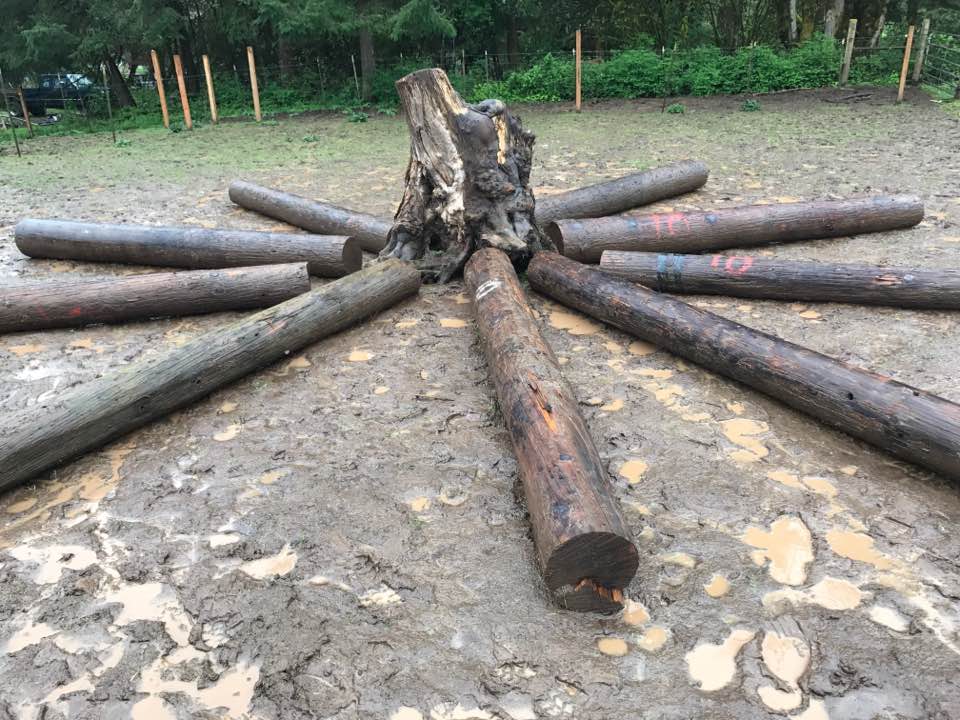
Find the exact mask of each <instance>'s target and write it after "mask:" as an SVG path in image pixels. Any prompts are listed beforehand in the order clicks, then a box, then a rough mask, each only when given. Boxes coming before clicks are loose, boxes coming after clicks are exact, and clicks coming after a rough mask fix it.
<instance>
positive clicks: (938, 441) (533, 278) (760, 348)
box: [527, 253, 960, 480]
mask: <svg viewBox="0 0 960 720" xmlns="http://www.w3.org/2000/svg"><path fill="white" fill-rule="evenodd" d="M527 277H528V278H529V280H530V284H531V286H532V287H533V288H535V289H536V290H537V291H538V292H540V293H543V294H545V295H547V296H549V297H552V298H553V299H555V300H558V301H559V302H561V303H563V304H564V305H568V306H569V307H572V308H575V309H577V310H580V311H581V312H585V313H587V314H588V315H590V316H592V317H594V318H597V319H598V320H602V321H603V322H606V323H609V324H611V325H614V326H616V327H618V328H620V329H621V330H625V331H626V332H628V333H630V334H632V335H635V336H637V337H638V338H641V339H642V340H646V341H647V342H651V343H654V344H656V345H659V346H660V347H662V348H665V349H667V350H669V351H670V352H672V353H674V354H675V355H679V356H680V357H683V358H686V359H688V360H691V361H693V362H695V363H697V364H699V365H702V366H703V367H706V368H709V369H710V370H713V371H714V372H717V373H720V374H721V375H726V376H727V377H729V378H733V379H734V380H738V381H739V382H742V383H744V384H745V385H749V386H750V387H752V388H754V389H755V390H759V391H760V392H762V393H765V394H767V395H769V396H770V397H773V398H776V399H778V400H781V401H782V402H784V403H786V404H787V405H790V406H791V407H793V408H796V409H797V410H800V411H802V412H805V413H807V414H808V415H811V416H812V417H815V418H818V419H819V420H822V421H824V422H825V423H827V424H828V425H831V426H833V427H834V428H836V429H838V430H841V431H842V432H845V433H848V434H850V435H852V436H854V437H856V438H859V439H861V440H864V441H866V442H868V443H870V444H872V445H875V446H876V447H878V448H880V449H881V450H886V451H887V452H889V453H891V454H893V455H896V456H897V457H900V458H903V459H904V460H909V461H910V462H913V463H916V464H917V465H920V466H922V467H925V468H928V469H930V470H933V471H935V472H938V473H940V474H941V475H943V476H945V477H948V478H951V479H953V480H960V405H957V404H955V403H952V402H950V401H948V400H945V399H943V398H941V397H938V396H936V395H932V394H930V393H928V392H924V391H923V390H918V389H916V388H913V387H910V386H909V385H904V384H903V383H899V382H896V381H894V380H892V379H890V378H888V377H885V376H883V375H878V374H875V373H872V372H868V371H866V370H862V369H860V368H858V367H855V366H853V365H848V364H846V363H842V362H839V361H837V360H834V359H832V358H829V357H827V356H826V355H821V354H820V353H817V352H814V351H813V350H808V349H807V348H804V347H800V346H799V345H794V344H793V343H789V342H786V341H785V340H781V339H780V338H777V337H774V336H772V335H768V334H766V333H762V332H760V331H758V330H752V329H751V328H748V327H745V326H743V325H740V324H738V323H735V322H733V321H731V320H727V319H725V318H722V317H720V316H719V315H714V314H713V313H709V312H706V311H705V310H699V309H697V308H695V307H692V306H690V305H688V304H686V303H685V302H682V301H680V300H677V299H676V298H672V297H669V296H667V295H661V294H659V293H656V292H653V291H652V290H648V289H647V288H644V287H641V286H639V285H634V284H632V283H629V282H626V281H624V280H620V279H618V278H614V277H611V276H610V275H607V274H606V273H603V272H601V271H600V270H597V269H595V268H592V267H589V266H587V265H581V264H580V263H578V262H575V261H573V260H570V259H568V258H564V257H561V256H559V255H556V254H551V253H541V254H539V255H537V256H536V257H535V258H534V259H533V262H531V263H530V267H529V270H528V273H527Z"/></svg>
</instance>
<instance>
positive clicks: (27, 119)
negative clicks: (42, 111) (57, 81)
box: [17, 87, 33, 137]
mask: <svg viewBox="0 0 960 720" xmlns="http://www.w3.org/2000/svg"><path fill="white" fill-rule="evenodd" d="M17 97H18V98H20V110H21V112H23V121H24V122H25V123H26V124H27V133H29V135H30V137H33V123H31V122H30V111H29V110H28V109H27V101H26V100H24V98H23V88H22V87H18V88H17Z"/></svg>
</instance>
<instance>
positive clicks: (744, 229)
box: [544, 195, 923, 262]
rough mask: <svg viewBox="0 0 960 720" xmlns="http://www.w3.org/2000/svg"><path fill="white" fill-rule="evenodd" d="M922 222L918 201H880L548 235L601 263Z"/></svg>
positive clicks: (621, 220)
mask: <svg viewBox="0 0 960 720" xmlns="http://www.w3.org/2000/svg"><path fill="white" fill-rule="evenodd" d="M922 219H923V203H922V202H920V200H919V199H918V198H916V197H913V196H910V195H892V196H888V195H878V196H874V197H866V198H851V199H848V200H821V201H815V202H797V203H781V204H777V205H747V206H744V207H737V208H726V209H720V210H710V211H707V212H677V213H660V214H655V215H634V216H629V215H626V216H621V217H604V218H595V219H592V220H559V221H557V222H554V223H551V224H549V225H547V227H546V228H544V229H545V231H546V233H547V234H548V235H549V236H550V237H551V239H552V240H553V242H554V245H556V246H557V248H558V249H560V251H561V252H562V253H563V254H564V255H566V256H567V257H568V258H571V259H573V260H579V261H580V262H599V261H600V255H601V254H602V253H603V251H604V250H634V251H640V252H674V253H699V252H704V251H706V250H723V249H726V248H739V247H747V246H750V245H762V244H765V243H774V242H793V241H795V240H815V239H817V238H832V237H842V236H845V235H858V234H861V233H872V232H881V231H883V230H897V229H900V228H908V227H912V226H914V225H916V224H917V223H918V222H920V221H921V220H922Z"/></svg>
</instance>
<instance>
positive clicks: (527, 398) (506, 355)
mask: <svg viewBox="0 0 960 720" xmlns="http://www.w3.org/2000/svg"><path fill="white" fill-rule="evenodd" d="M464 275H465V280H466V284H467V288H468V290H469V292H470V295H471V296H472V297H473V302H474V309H475V312H476V316H477V324H478V326H479V330H480V336H481V338H482V340H483V346H484V350H485V352H486V357H487V363H488V366H489V372H490V376H491V378H492V379H493V384H494V387H495V389H496V392H497V398H498V400H499V402H500V408H501V412H502V413H503V417H504V420H505V422H506V424H507V429H508V430H509V431H510V437H511V439H512V440H513V448H514V453H515V454H516V456H517V463H518V465H519V468H520V477H521V480H522V482H523V489H524V495H525V496H526V501H527V509H528V510H529V513H530V524H531V525H532V526H533V537H534V541H535V543H536V547H537V553H538V555H539V557H540V564H541V567H542V570H543V576H544V581H545V582H546V585H547V588H548V589H549V590H550V591H551V593H553V595H554V597H555V598H556V600H557V602H558V603H559V604H560V605H562V606H563V607H566V608H568V609H571V610H585V611H591V610H592V611H604V612H610V611H612V610H614V609H616V608H618V607H619V606H620V604H621V602H622V598H623V592H622V591H623V588H624V587H626V586H627V585H628V584H629V582H630V580H631V578H633V576H634V574H635V573H636V570H637V563H638V557H637V549H636V547H635V546H634V545H633V542H632V539H631V534H630V531H629V529H628V528H627V525H626V523H625V522H624V520H623V517H622V516H621V514H620V510H619V509H618V507H617V502H616V500H615V499H614V498H613V496H612V493H611V491H610V486H609V482H608V480H607V478H606V474H605V472H604V469H603V465H602V463H601V461H600V456H599V455H598V453H597V449H596V447H595V446H594V444H593V439H592V438H591V437H590V433H589V431H588V430H587V426H586V424H585V423H584V421H583V418H582V417H581V416H580V411H579V409H578V408H577V400H576V396H575V395H574V394H573V391H572V390H571V389H570V386H569V385H568V384H567V382H566V380H565V379H564V377H563V373H562V372H561V370H560V366H559V364H558V363H557V359H556V357H555V356H554V354H553V351H552V350H551V349H550V347H549V346H548V345H547V344H546V342H545V341H544V339H543V337H542V336H541V335H540V330H539V328H538V326H537V322H536V320H535V319H534V317H533V313H532V311H531V310H530V307H529V305H528V304H527V300H526V298H525V297H524V295H523V291H522V290H521V289H520V284H519V283H518V281H517V276H516V273H515V271H514V269H513V266H512V265H511V261H510V259H509V258H508V257H507V255H505V254H504V253H503V252H501V251H499V250H495V249H493V248H486V249H483V250H479V251H478V252H476V253H474V255H473V257H472V258H471V259H470V261H469V262H468V263H467V267H466V270H465V273H464Z"/></svg>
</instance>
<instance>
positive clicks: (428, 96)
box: [380, 68, 553, 282]
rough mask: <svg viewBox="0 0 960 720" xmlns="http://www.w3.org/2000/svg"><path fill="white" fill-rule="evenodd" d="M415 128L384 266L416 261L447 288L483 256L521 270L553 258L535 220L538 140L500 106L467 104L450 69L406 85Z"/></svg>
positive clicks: (406, 80) (403, 97) (402, 84)
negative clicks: (485, 252) (492, 254)
mask: <svg viewBox="0 0 960 720" xmlns="http://www.w3.org/2000/svg"><path fill="white" fill-rule="evenodd" d="M397 92H398V93H399V94H400V103H401V105H402V107H403V111H404V113H405V115H406V118H407V125H408V126H409V128H410V160H409V163H408V165H407V172H406V176H405V188H404V193H403V199H402V200H401V202H400V207H399V209H398V210H397V214H396V216H395V218H394V222H393V227H392V228H391V229H390V235H389V237H388V240H387V246H386V248H384V250H383V252H382V253H381V254H380V255H381V257H398V258H401V259H402V260H413V261H416V263H417V265H418V267H419V268H420V271H421V274H422V275H423V277H424V279H425V280H426V281H438V282H447V281H448V280H450V278H452V277H453V276H454V275H456V274H457V273H459V272H460V271H461V270H462V269H463V266H464V264H465V263H466V262H467V259H468V258H469V257H470V255H471V254H472V253H473V252H474V251H476V250H479V249H480V248H483V247H494V248H497V249H498V250H502V251H503V252H505V253H506V254H507V255H508V256H509V257H510V260H511V261H512V262H513V263H514V265H515V266H517V267H521V268H522V267H524V266H525V265H526V263H527V262H529V260H530V257H531V256H532V254H533V253H534V252H536V251H538V250H542V249H553V246H552V244H551V243H550V241H549V239H547V238H546V236H544V235H543V234H542V233H541V232H540V230H539V229H538V228H537V226H536V223H535V221H534V215H533V213H534V200H533V192H532V191H531V189H530V165H531V162H532V159H533V143H534V139H535V138H534V135H533V133H531V132H529V131H527V130H524V129H523V127H522V125H521V124H520V119H519V118H517V117H515V116H513V115H511V114H510V112H509V111H508V110H507V108H506V106H505V105H504V104H503V103H502V102H500V101H499V100H484V101H483V102H481V103H479V104H477V105H467V104H466V103H465V102H464V101H463V99H462V98H461V97H460V96H459V95H458V94H457V92H456V90H454V89H453V86H451V85H450V81H449V80H448V79H447V76H446V73H444V72H443V70H439V69H437V68H433V69H430V70H418V71H417V72H415V73H411V74H410V75H407V76H406V77H403V78H401V79H400V80H398V81H397Z"/></svg>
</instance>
